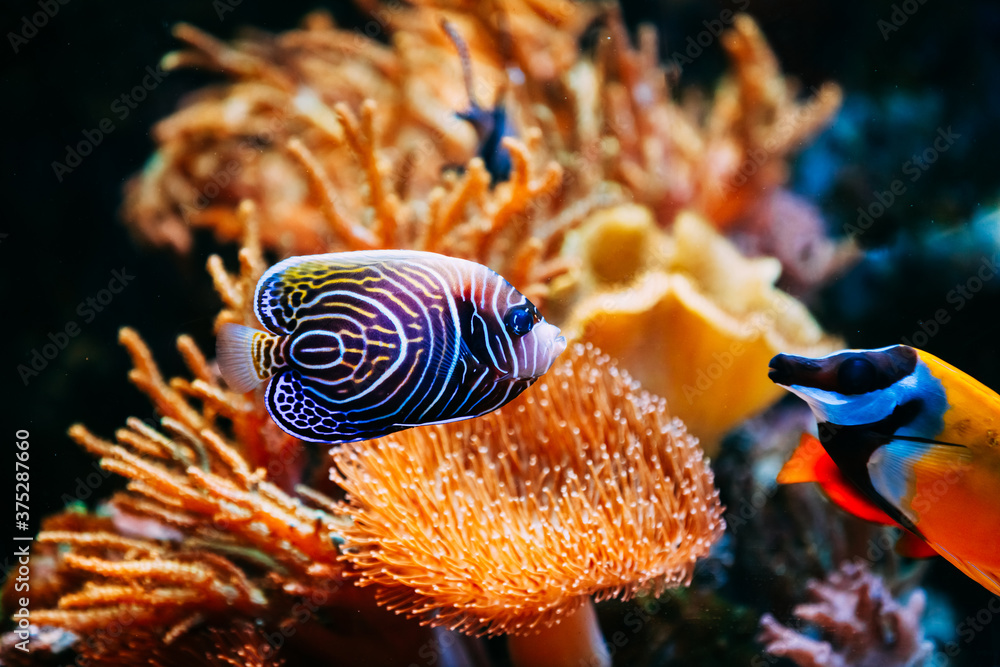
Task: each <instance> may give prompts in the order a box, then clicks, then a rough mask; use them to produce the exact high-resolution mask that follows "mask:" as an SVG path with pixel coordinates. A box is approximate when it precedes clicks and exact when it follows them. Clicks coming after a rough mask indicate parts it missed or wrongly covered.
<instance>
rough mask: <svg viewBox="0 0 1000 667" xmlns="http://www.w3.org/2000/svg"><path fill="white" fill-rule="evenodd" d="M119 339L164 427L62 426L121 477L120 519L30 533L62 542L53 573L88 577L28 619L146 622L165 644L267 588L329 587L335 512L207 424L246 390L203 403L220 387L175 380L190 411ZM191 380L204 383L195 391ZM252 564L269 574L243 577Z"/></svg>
mask: <svg viewBox="0 0 1000 667" xmlns="http://www.w3.org/2000/svg"><path fill="white" fill-rule="evenodd" d="M121 338H122V342H123V344H124V345H125V346H126V347H127V349H128V350H129V352H130V353H131V355H132V358H133V362H134V364H135V369H134V370H133V372H132V380H133V382H134V383H135V384H136V385H138V386H139V387H141V388H143V390H144V391H146V392H147V393H148V394H149V395H150V396H151V397H152V398H153V399H154V402H155V403H156V404H157V406H158V408H159V409H160V410H161V411H162V412H163V413H164V415H165V416H164V417H163V419H162V421H161V424H162V428H163V430H162V431H160V430H156V429H154V428H152V427H150V426H149V425H147V424H145V423H143V422H142V421H140V420H138V419H135V418H131V419H129V420H128V426H127V428H124V429H121V430H119V431H118V432H117V434H116V438H117V443H112V442H109V441H106V440H103V439H100V438H98V437H96V436H94V435H93V434H91V433H90V432H89V431H88V430H87V429H86V428H85V427H83V426H81V425H75V426H73V427H72V428H71V429H70V435H71V436H72V437H73V439H74V440H76V441H77V442H78V443H79V444H81V445H82V446H83V447H85V448H86V449H87V450H88V451H90V452H92V453H94V454H96V455H98V456H100V457H101V465H102V467H103V468H105V469H106V470H108V471H111V472H115V473H118V474H119V475H122V476H123V477H125V478H127V479H129V480H130V481H129V484H128V490H127V491H126V492H124V493H119V494H117V495H116V496H115V497H113V498H112V500H111V503H112V505H113V506H114V507H115V508H116V510H117V511H119V512H121V513H122V515H123V516H124V517H126V520H124V521H119V522H118V523H117V524H115V525H113V526H108V525H103V526H101V527H97V526H90V527H88V528H83V529H81V528H82V527H80V526H77V527H76V529H75V530H45V531H43V532H42V533H41V534H40V535H39V537H38V541H39V542H40V543H42V544H45V543H58V544H62V545H65V546H67V547H68V550H67V551H65V552H64V553H63V554H62V555H61V565H60V569H62V570H69V571H72V572H78V573H86V574H87V575H88V578H87V579H86V580H85V581H84V583H83V585H82V586H80V587H78V588H77V587H67V590H65V591H63V594H62V596H61V597H60V598H59V601H58V607H57V608H55V609H47V610H46V609H41V610H37V611H33V612H32V619H33V621H34V622H36V623H39V624H42V625H45V624H51V625H58V626H61V627H64V628H69V629H72V630H74V631H79V632H88V631H92V630H93V629H94V628H97V627H104V626H107V625H108V624H109V623H112V622H119V623H123V624H126V625H133V624H134V625H135V626H136V627H148V626H154V627H160V628H163V629H164V630H165V635H164V641H165V642H166V643H169V642H170V640H171V639H172V638H173V637H175V636H177V635H179V634H181V633H182V632H184V631H185V630H186V629H187V628H188V627H190V626H192V625H193V624H195V623H197V622H199V621H201V620H204V619H205V618H210V617H212V616H213V615H217V614H230V613H237V614H244V615H246V616H257V615H260V614H263V613H264V612H265V608H266V607H267V605H268V604H269V600H268V592H267V591H269V590H270V591H281V592H283V593H285V594H288V595H298V594H301V593H302V591H303V590H305V589H309V588H310V587H312V586H314V585H319V586H327V587H338V586H339V585H340V584H339V582H340V578H341V573H342V569H343V568H342V566H340V565H339V564H338V563H337V557H338V550H337V548H336V546H335V544H334V542H333V536H334V535H335V534H336V530H337V527H338V525H337V524H338V521H337V519H336V518H335V517H333V516H330V515H328V514H326V513H325V512H323V511H322V510H319V509H314V508H309V507H306V506H305V505H303V504H302V503H301V502H300V501H299V500H298V499H297V498H295V497H293V496H290V495H288V494H287V493H285V492H284V491H282V490H281V489H280V488H279V487H277V486H276V485H275V484H273V483H272V482H270V481H268V480H267V479H266V476H265V471H264V469H263V468H258V469H256V470H253V469H251V468H250V467H249V465H248V464H247V462H246V460H245V459H244V458H243V456H242V455H241V454H240V452H239V448H238V445H236V444H235V443H232V442H230V441H228V440H227V439H226V438H225V437H224V436H222V435H221V433H220V431H219V430H218V429H217V427H216V426H215V416H214V415H216V414H225V415H227V416H229V417H230V418H231V419H234V420H235V419H239V417H240V413H239V411H240V409H242V408H241V405H242V402H243V401H244V399H243V397H242V396H230V398H231V399H234V400H233V401H232V403H233V405H229V404H228V403H226V402H222V401H212V400H211V399H213V398H219V397H221V396H226V394H227V392H226V391H225V390H223V389H222V388H221V387H220V386H219V385H218V384H217V383H216V382H210V381H207V380H204V379H202V378H199V379H198V380H195V382H194V383H191V384H187V383H177V382H174V383H172V384H173V385H175V386H181V387H183V388H184V389H189V388H191V389H194V390H195V391H198V392H199V395H200V396H201V397H203V398H205V402H204V404H203V406H202V409H201V410H198V409H196V408H195V407H194V406H193V405H192V404H191V403H190V402H188V401H187V400H185V399H184V397H183V395H182V394H181V393H180V392H179V391H177V390H176V389H174V388H172V387H171V386H169V385H168V384H167V383H165V382H164V381H163V379H162V378H161V376H160V374H159V370H158V369H157V367H156V365H155V363H154V362H153V361H152V358H151V356H150V354H149V350H148V348H146V346H145V345H144V344H143V342H142V340H141V338H139V336H138V335H137V334H136V333H135V332H134V331H132V330H130V329H123V330H122V334H121ZM180 345H181V347H182V349H183V350H185V354H186V357H187V358H188V362H189V367H190V368H191V370H192V372H193V373H194V374H195V375H196V376H197V375H199V374H204V371H205V370H206V369H207V364H206V363H205V362H204V359H203V358H201V357H200V355H198V353H197V350H196V348H194V347H193V345H192V344H191V343H190V341H189V340H187V339H184V338H182V339H181V341H180ZM199 382H201V383H202V384H203V385H204V386H203V387H201V388H200V389H195V388H194V386H195V385H196V384H197V383H199ZM209 389H210V390H211V391H209ZM131 516H147V517H152V518H154V519H156V520H157V522H159V524H161V525H165V526H170V527H172V528H173V529H174V530H175V534H176V538H175V539H168V540H158V539H149V538H146V537H142V536H137V537H129V536H126V535H123V534H122V527H123V526H128V525H134V523H130V522H129V521H128V520H127V517H131ZM258 570H260V571H263V572H264V573H266V574H265V575H263V576H262V575H258V576H251V574H250V573H251V572H256V571H258ZM69 581H71V582H72V581H75V580H73V579H70V580H69ZM272 611H274V610H272Z"/></svg>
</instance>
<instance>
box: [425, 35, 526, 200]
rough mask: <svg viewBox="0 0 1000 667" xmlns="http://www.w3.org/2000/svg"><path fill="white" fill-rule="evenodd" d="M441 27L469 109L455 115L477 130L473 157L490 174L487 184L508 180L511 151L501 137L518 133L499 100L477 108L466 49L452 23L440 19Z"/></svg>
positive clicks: (470, 64)
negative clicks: (456, 61) (458, 65)
mask: <svg viewBox="0 0 1000 667" xmlns="http://www.w3.org/2000/svg"><path fill="white" fill-rule="evenodd" d="M441 27H442V28H443V29H444V31H445V32H446V33H447V34H448V37H449V38H450V39H451V41H452V43H453V44H454V45H455V49H456V50H457V51H458V57H459V58H460V59H461V61H462V75H463V77H464V78H465V89H466V91H467V93H468V95H469V110H468V111H460V112H458V113H457V114H456V115H457V116H458V117H459V118H461V119H462V120H465V121H468V122H469V123H470V124H471V125H472V127H473V129H474V130H475V131H476V137H478V139H479V149H478V150H477V151H476V155H478V156H479V157H480V158H482V160H483V164H484V165H485V166H486V171H488V172H489V173H490V183H491V184H496V183H499V182H501V181H506V180H507V179H509V178H510V169H511V161H510V152H509V151H508V150H507V149H506V148H504V147H503V144H502V143H501V140H502V139H503V138H504V137H516V136H517V131H516V130H515V129H514V126H513V125H512V124H511V122H510V119H509V118H508V117H507V109H506V108H505V107H504V105H503V103H502V102H500V101H498V102H497V105H496V106H495V107H493V108H492V109H484V108H483V107H481V106H479V103H478V102H477V101H476V96H475V93H474V92H473V89H472V59H471V58H470V57H469V47H468V46H467V45H466V43H465V40H463V39H462V36H461V35H459V34H458V31H457V30H455V26H453V25H452V24H451V23H449V22H448V21H444V20H442V21H441ZM498 100H499V98H498Z"/></svg>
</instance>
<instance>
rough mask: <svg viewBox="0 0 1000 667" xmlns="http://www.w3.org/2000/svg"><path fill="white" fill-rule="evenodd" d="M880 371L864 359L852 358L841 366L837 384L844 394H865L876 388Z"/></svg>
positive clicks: (859, 357) (838, 371)
mask: <svg viewBox="0 0 1000 667" xmlns="http://www.w3.org/2000/svg"><path fill="white" fill-rule="evenodd" d="M877 380H878V371H877V370H876V369H875V364H873V363H872V362H870V361H868V360H867V359H865V358H864V357H861V356H858V357H851V358H849V359H847V360H845V361H844V362H843V363H842V364H840V368H839V369H838V370H837V383H838V384H839V388H840V392H841V393H843V394H864V393H867V392H869V391H871V390H872V389H874V388H875V385H876V383H877Z"/></svg>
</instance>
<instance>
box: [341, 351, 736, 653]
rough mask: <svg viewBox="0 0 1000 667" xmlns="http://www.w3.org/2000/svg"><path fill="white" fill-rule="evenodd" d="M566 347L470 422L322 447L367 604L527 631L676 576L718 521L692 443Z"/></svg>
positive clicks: (609, 372) (660, 409)
mask: <svg viewBox="0 0 1000 667" xmlns="http://www.w3.org/2000/svg"><path fill="white" fill-rule="evenodd" d="M564 357H565V358H563V359H561V360H559V361H557V362H556V364H555V365H554V366H553V367H552V369H551V370H550V371H549V373H548V374H547V375H546V376H545V377H544V378H542V379H541V380H539V382H538V383H537V384H536V385H535V387H533V388H532V390H530V391H529V392H527V393H526V394H525V395H524V397H523V398H521V399H518V400H516V401H514V402H512V403H511V404H510V405H507V406H505V407H504V408H501V409H500V410H498V411H496V412H494V413H491V414H489V415H487V416H485V417H483V418H481V419H479V420H476V421H474V422H469V421H466V422H460V423H457V424H454V425H443V426H432V427H426V428H419V429H411V430H409V431H404V432H401V433H399V434H396V435H394V436H390V437H387V438H383V439H381V440H375V441H368V442H361V443H352V444H348V445H346V446H344V448H343V449H341V450H339V451H337V452H335V453H334V460H335V461H336V463H337V469H336V470H335V471H334V472H333V473H332V474H333V479H334V480H335V481H336V482H337V483H338V484H340V485H341V486H343V487H344V488H345V489H346V490H347V491H348V494H349V497H350V500H351V504H350V505H349V506H348V507H347V511H348V512H349V513H350V515H351V517H352V518H353V519H354V523H353V525H351V526H350V527H347V528H345V529H344V531H343V535H344V539H345V547H344V549H345V557H346V558H347V559H348V560H349V561H350V562H351V563H352V565H353V566H354V567H355V569H356V570H357V571H358V572H359V573H360V576H361V584H362V585H369V584H377V585H378V586H379V588H378V591H377V593H376V598H377V599H378V600H380V601H381V602H383V603H384V604H386V605H387V606H388V607H389V608H391V609H396V610H398V611H400V612H405V613H408V614H412V615H418V616H420V617H421V618H422V619H423V622H425V623H430V624H433V625H447V626H450V627H454V628H459V629H462V630H464V631H467V632H473V633H481V632H485V633H489V634H493V633H501V632H503V633H514V634H530V633H531V632H532V631H540V630H543V629H545V628H547V627H548V626H551V625H552V624H553V623H558V622H559V621H560V620H565V619H567V618H571V617H572V616H573V614H574V612H575V611H576V610H577V609H579V608H580V606H581V605H584V604H587V603H588V599H589V596H591V595H594V596H596V597H597V598H598V599H601V598H606V597H612V596H622V597H625V598H628V597H631V596H633V595H636V594H637V593H640V592H647V593H650V594H652V595H658V594H660V593H662V592H663V591H664V590H666V589H667V588H669V587H671V586H677V585H682V584H686V583H687V582H689V580H690V577H691V571H692V567H693V565H694V562H695V560H696V559H697V558H698V557H700V556H704V555H706V554H707V553H708V549H709V547H710V546H711V544H712V543H713V542H714V541H715V540H716V539H717V538H718V537H719V536H720V534H721V531H722V528H723V523H722V520H721V508H720V506H719V504H718V499H717V496H716V492H715V490H714V488H713V487H712V473H711V471H710V470H709V468H708V467H707V465H706V462H705V461H704V459H703V454H702V451H701V449H700V448H699V447H698V445H697V441H696V440H695V439H693V438H692V437H691V436H690V435H688V434H687V433H686V432H685V430H684V428H683V425H681V423H680V422H679V421H677V420H676V419H672V418H671V417H669V416H668V414H667V412H666V406H665V404H664V402H663V400H662V399H659V398H656V397H654V396H652V395H650V394H647V393H645V392H643V391H641V390H639V389H638V387H637V385H636V384H635V383H634V381H632V380H631V379H630V378H629V377H628V375H627V374H625V373H623V372H621V371H619V370H618V369H617V368H616V367H615V365H614V363H613V362H611V361H610V360H609V359H608V358H607V357H605V356H601V355H599V354H598V353H597V352H596V351H594V350H593V349H592V348H590V347H584V346H582V345H580V346H576V347H574V348H573V349H572V350H569V351H567V352H566V353H564ZM543 641H544V640H543ZM584 648H585V647H582V646H581V650H583V649H584ZM550 650H553V651H554V650H555V648H554V645H550ZM552 664H555V663H552ZM560 664H562V663H560ZM565 664H576V663H575V662H572V661H571V660H570V659H569V658H567V662H566V663H565Z"/></svg>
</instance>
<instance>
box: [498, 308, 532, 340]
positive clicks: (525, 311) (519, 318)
mask: <svg viewBox="0 0 1000 667" xmlns="http://www.w3.org/2000/svg"><path fill="white" fill-rule="evenodd" d="M503 323H504V326H506V327H507V331H509V332H511V333H512V334H514V335H515V336H523V335H524V334H526V333H528V332H529V331H531V327H533V326H535V315H534V313H532V308H531V307H530V306H515V307H513V308H511V309H510V310H508V311H507V314H506V315H504V316H503Z"/></svg>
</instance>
